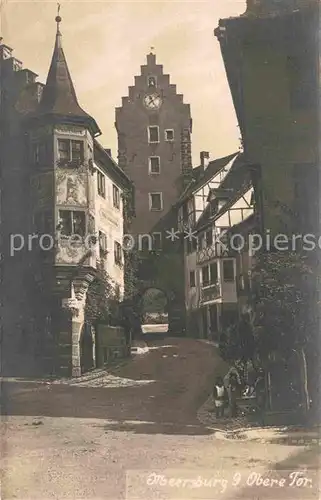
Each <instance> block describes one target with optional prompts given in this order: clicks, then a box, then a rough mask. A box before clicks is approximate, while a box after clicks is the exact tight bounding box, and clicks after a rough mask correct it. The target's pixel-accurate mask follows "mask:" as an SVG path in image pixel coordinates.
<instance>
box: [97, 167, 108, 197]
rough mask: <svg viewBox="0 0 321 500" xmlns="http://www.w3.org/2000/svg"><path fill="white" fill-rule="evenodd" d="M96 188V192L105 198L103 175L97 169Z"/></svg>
mask: <svg viewBox="0 0 321 500" xmlns="http://www.w3.org/2000/svg"><path fill="white" fill-rule="evenodd" d="M97 189H98V194H99V195H100V196H102V197H103V198H106V185H105V175H104V174H103V173H102V172H99V171H98V172H97Z"/></svg>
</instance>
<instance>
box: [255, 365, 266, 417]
mask: <svg viewBox="0 0 321 500" xmlns="http://www.w3.org/2000/svg"><path fill="white" fill-rule="evenodd" d="M255 394H256V405H257V409H258V413H259V419H260V424H261V425H264V412H265V405H266V387H265V374H264V370H263V369H262V368H261V369H260V370H259V373H258V377H257V379H256V382H255Z"/></svg>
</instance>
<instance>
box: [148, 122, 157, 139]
mask: <svg viewBox="0 0 321 500" xmlns="http://www.w3.org/2000/svg"><path fill="white" fill-rule="evenodd" d="M148 142H149V143H151V142H159V127H158V126H157V125H151V126H150V127H148Z"/></svg>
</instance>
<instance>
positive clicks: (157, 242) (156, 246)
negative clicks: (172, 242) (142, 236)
mask: <svg viewBox="0 0 321 500" xmlns="http://www.w3.org/2000/svg"><path fill="white" fill-rule="evenodd" d="M152 236H153V250H161V249H162V233H153V234H152Z"/></svg>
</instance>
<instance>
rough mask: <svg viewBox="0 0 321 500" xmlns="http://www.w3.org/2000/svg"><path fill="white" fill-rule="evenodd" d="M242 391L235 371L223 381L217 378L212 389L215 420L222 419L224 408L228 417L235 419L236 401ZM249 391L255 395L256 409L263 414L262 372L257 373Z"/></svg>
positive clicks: (263, 389) (263, 378)
mask: <svg viewBox="0 0 321 500" xmlns="http://www.w3.org/2000/svg"><path fill="white" fill-rule="evenodd" d="M242 389H243V384H242V382H241V379H240V377H239V375H238V373H237V372H236V371H231V372H230V373H228V375H227V376H226V377H225V380H223V378H222V377H217V379H216V381H215V385H214V388H213V399H214V404H215V414H216V418H222V417H224V413H225V409H226V408H228V413H229V417H231V418H235V417H237V414H238V407H237V400H238V398H240V397H241V395H242ZM251 389H252V390H253V392H254V393H255V398H256V406H257V409H258V410H260V413H262V414H263V411H264V408H265V377H264V373H263V371H262V370H260V371H259V373H258V375H257V378H256V380H255V383H254V384H253V387H252V388H251Z"/></svg>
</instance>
